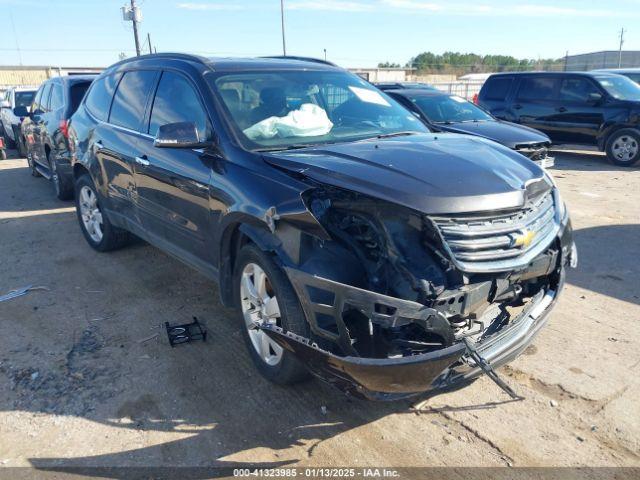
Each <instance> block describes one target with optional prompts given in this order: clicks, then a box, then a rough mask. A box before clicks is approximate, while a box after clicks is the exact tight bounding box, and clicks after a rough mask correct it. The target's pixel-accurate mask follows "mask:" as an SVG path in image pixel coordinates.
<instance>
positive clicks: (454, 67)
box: [378, 52, 564, 75]
mask: <svg viewBox="0 0 640 480" xmlns="http://www.w3.org/2000/svg"><path fill="white" fill-rule="evenodd" d="M378 67H379V68H401V66H400V64H399V63H391V62H383V63H379V64H378ZM404 67H405V68H414V69H416V70H417V72H418V73H425V74H429V73H447V74H456V75H462V74H465V73H488V72H502V71H525V70H562V69H563V68H564V58H543V59H531V58H523V59H518V58H515V57H512V56H510V55H478V54H476V53H459V52H444V53H443V54H435V53H432V52H423V53H420V54H418V55H416V56H415V57H413V58H412V59H411V60H409V61H408V62H407V63H406V64H405V66H404Z"/></svg>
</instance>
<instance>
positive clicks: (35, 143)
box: [27, 82, 52, 167]
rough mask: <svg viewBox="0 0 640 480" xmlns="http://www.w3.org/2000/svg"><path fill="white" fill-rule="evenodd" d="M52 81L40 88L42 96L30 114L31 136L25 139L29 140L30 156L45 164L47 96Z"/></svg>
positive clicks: (49, 94) (47, 118)
mask: <svg viewBox="0 0 640 480" xmlns="http://www.w3.org/2000/svg"><path fill="white" fill-rule="evenodd" d="M51 88H52V82H48V83H46V84H45V85H44V89H43V90H42V97H41V98H40V103H39V104H38V105H36V110H35V112H33V114H32V115H31V124H30V131H29V133H30V134H31V137H29V138H28V139H27V142H31V145H30V147H29V152H30V153H31V158H32V159H33V161H35V162H36V163H39V164H41V165H44V166H47V167H48V164H47V159H46V154H45V150H44V145H45V138H46V135H47V124H48V122H49V119H50V118H49V117H50V115H49V112H50V109H49V98H50V97H51Z"/></svg>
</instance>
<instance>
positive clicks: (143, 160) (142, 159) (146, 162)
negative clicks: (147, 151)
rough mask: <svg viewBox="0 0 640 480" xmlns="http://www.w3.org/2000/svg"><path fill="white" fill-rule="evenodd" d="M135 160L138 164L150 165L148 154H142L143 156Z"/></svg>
mask: <svg viewBox="0 0 640 480" xmlns="http://www.w3.org/2000/svg"><path fill="white" fill-rule="evenodd" d="M135 160H136V163H137V164H138V165H142V166H143V167H148V166H149V160H148V159H147V156H146V155H142V156H141V157H136V158H135Z"/></svg>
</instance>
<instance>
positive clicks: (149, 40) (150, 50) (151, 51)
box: [147, 33, 153, 54]
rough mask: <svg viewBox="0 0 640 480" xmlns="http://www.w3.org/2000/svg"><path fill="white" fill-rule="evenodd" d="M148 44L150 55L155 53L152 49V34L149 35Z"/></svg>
mask: <svg viewBox="0 0 640 480" xmlns="http://www.w3.org/2000/svg"><path fill="white" fill-rule="evenodd" d="M147 42H148V43H149V54H152V53H153V50H152V49H151V34H150V33H147Z"/></svg>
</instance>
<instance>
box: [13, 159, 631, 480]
mask: <svg viewBox="0 0 640 480" xmlns="http://www.w3.org/2000/svg"><path fill="white" fill-rule="evenodd" d="M552 172H553V175H554V177H555V178H556V179H557V181H558V184H559V185H560V188H561V191H562V194H563V196H564V198H565V200H566V202H567V204H568V206H569V210H570V211H571V214H572V218H573V224H574V228H575V230H576V241H577V244H578V249H579V253H580V266H579V269H578V270H576V271H573V272H570V274H569V277H568V281H567V286H566V288H565V291H564V294H563V296H562V298H561V300H560V302H559V305H558V307H557V308H556V310H555V312H554V313H553V315H552V317H551V320H550V322H549V324H548V325H547V327H546V328H545V329H544V330H543V332H542V333H541V334H540V335H539V337H538V338H537V340H536V342H535V344H534V345H532V346H531V347H529V349H528V350H527V351H526V354H525V355H523V356H522V357H520V358H519V359H517V360H516V361H515V362H513V364H511V365H510V366H508V367H505V368H503V369H502V370H501V373H502V375H503V376H504V378H505V379H506V380H507V381H508V382H509V383H510V384H511V385H512V386H513V387H514V388H515V389H516V390H517V391H518V392H519V393H520V394H522V395H524V396H525V397H526V399H525V400H524V401H519V402H512V401H509V399H508V397H507V396H506V395H505V394H504V393H503V392H502V391H501V390H499V389H498V388H497V387H496V386H495V384H493V383H492V382H491V381H490V380H488V379H486V378H481V379H479V380H478V381H476V382H475V383H473V384H472V385H470V386H469V387H467V388H465V389H462V390H458V391H456V392H451V393H447V394H442V395H438V396H435V397H431V398H429V399H426V400H424V401H420V399H419V400H416V401H412V402H409V401H404V402H398V403H393V404H380V403H370V402H363V401H355V400H349V399H346V398H345V397H344V396H342V394H341V393H339V392H337V391H334V390H332V389H331V388H330V387H328V386H326V385H323V384H322V383H320V382H319V381H311V382H309V383H306V384H303V385H299V386H296V387H292V388H283V387H278V386H274V385H272V384H270V383H268V382H267V381H265V380H263V379H262V378H261V377H260V376H258V374H257V373H256V371H255V370H254V368H253V366H252V364H251V361H250V359H249V357H248V355H247V353H246V352H245V347H244V344H243V343H242V338H241V335H240V330H239V322H238V319H237V318H236V316H235V314H234V312H233V311H231V310H228V309H225V308H223V307H222V306H221V305H220V304H219V302H218V295H217V290H216V286H215V285H214V284H213V283H211V282H210V281H208V280H206V279H205V278H203V277H202V276H200V275H199V274H198V273H195V272H193V271H191V270H190V269H188V268H187V267H185V266H183V265H182V264H180V263H179V262H178V261H176V260H174V259H173V258H171V257H168V256H167V255H165V254H163V253H162V252H160V251H159V250H157V249H155V248H153V247H151V246H149V245H146V244H144V243H142V242H140V243H138V244H136V245H133V246H131V247H129V248H126V249H124V250H120V251H117V252H112V253H109V254H98V253H96V252H94V251H92V250H91V249H90V248H89V247H88V245H87V244H86V243H85V241H84V239H83V238H82V236H81V233H80V230H79V227H78V225H77V220H76V217H75V211H74V209H73V207H72V204H71V203H67V202H60V201H57V200H55V199H54V197H53V190H52V187H51V185H50V184H49V183H48V182H46V181H45V180H43V179H41V178H33V177H31V176H30V174H29V171H28V169H27V164H26V161H25V160H23V159H16V158H15V156H14V157H13V159H10V160H7V161H3V162H0V294H4V293H6V292H8V291H9V290H11V289H13V288H18V287H23V286H26V285H42V286H46V287H48V288H49V290H47V291H44V290H43V291H33V292H30V293H29V294H27V295H25V296H23V297H20V298H16V299H13V300H10V301H7V302H3V303H1V304H0V327H1V328H2V332H3V335H0V432H1V433H0V465H3V466H36V467H40V468H43V469H45V470H46V469H54V470H55V469H56V468H58V467H60V466H108V467H111V466H176V465H178V466H180V465H185V466H210V465H236V464H240V465H241V464H245V463H249V462H262V463H263V464H265V465H271V466H284V465H298V466H311V465H317V466H340V465H342V466H347V465H348V466H370V465H378V466H389V467H391V466H396V467H399V466H636V467H637V466H640V454H639V453H638V452H640V400H638V399H639V398H640V380H639V377H638V375H637V372H638V366H639V365H640V353H639V352H640V333H639V329H638V325H639V322H640V306H639V304H640V262H639V260H638V259H639V258H640V241H639V239H640V205H639V204H638V191H639V190H640V168H637V167H636V168H633V169H620V168H617V167H613V166H611V165H610V164H608V163H607V162H606V161H605V159H604V157H603V156H602V155H600V154H598V153H595V152H578V151H562V152H557V164H556V167H555V168H554V169H553V170H552ZM194 315H195V316H197V317H198V318H200V319H201V320H202V321H204V322H205V323H206V324H207V326H208V329H209V331H210V338H209V341H207V343H193V344H190V345H183V346H180V347H178V348H173V349H172V348H170V347H169V346H168V345H167V343H166V341H165V340H164V337H163V336H162V334H161V333H162V332H161V325H163V324H164V322H165V321H169V322H180V323H184V322H188V321H189V320H190V319H191V317H192V316H194ZM155 334H160V335H159V336H157V337H155V338H152V339H151V340H148V341H142V340H144V339H146V338H149V337H151V336H153V335H155Z"/></svg>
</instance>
